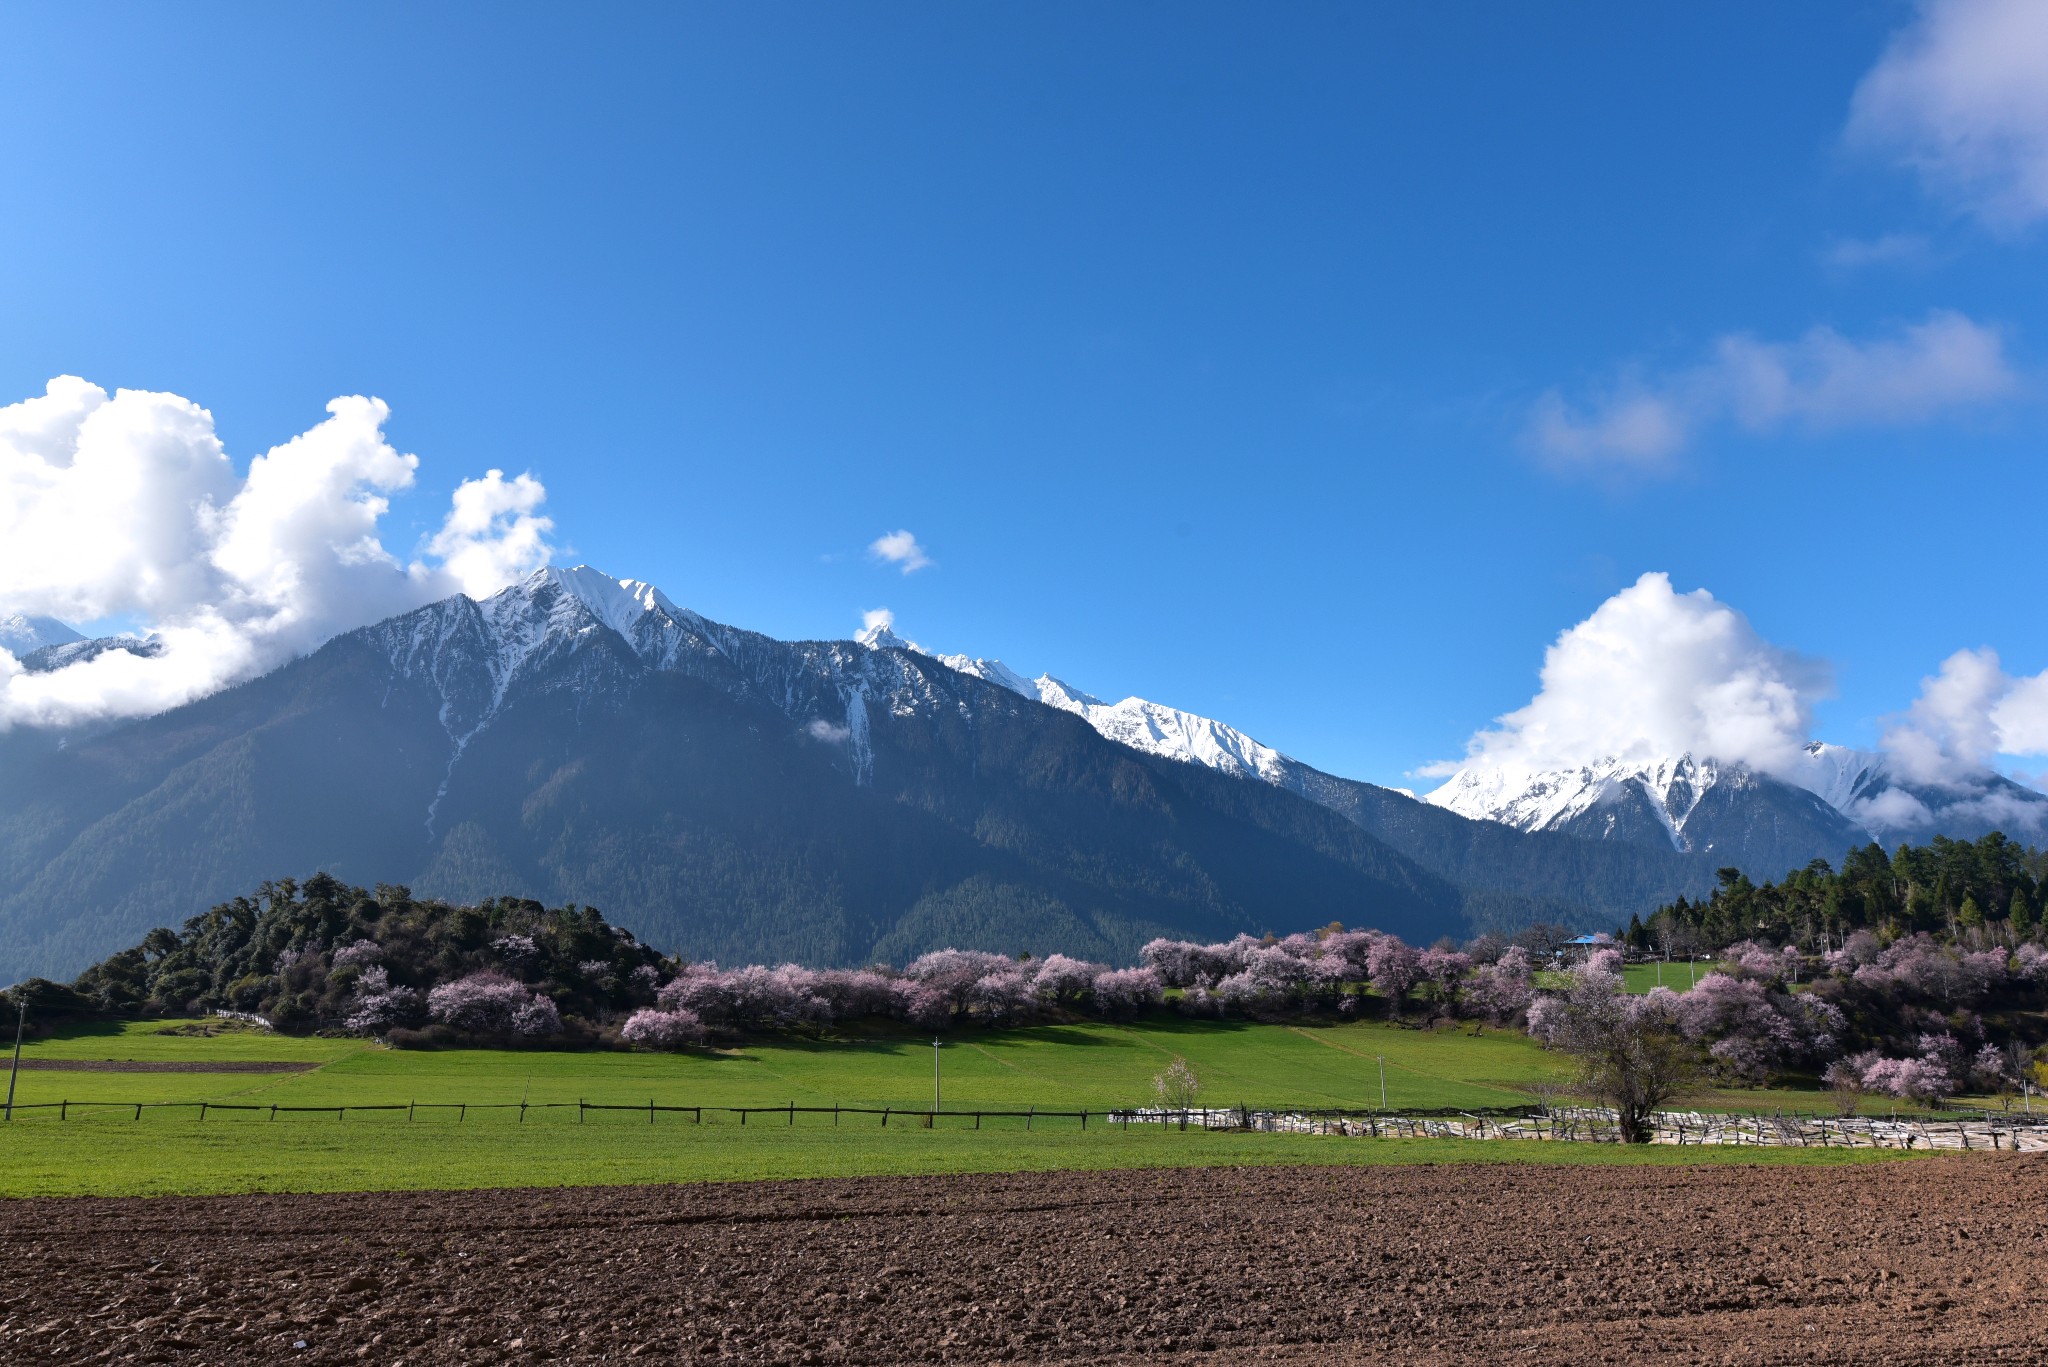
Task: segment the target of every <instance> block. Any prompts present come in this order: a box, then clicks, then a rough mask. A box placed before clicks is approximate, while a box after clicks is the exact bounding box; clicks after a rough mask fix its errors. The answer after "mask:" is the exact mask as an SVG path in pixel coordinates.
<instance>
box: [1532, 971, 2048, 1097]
mask: <svg viewBox="0 0 2048 1367" xmlns="http://www.w3.org/2000/svg"><path fill="white" fill-rule="evenodd" d="M1722 959H1723V966H1722V967H1721V968H1719V969H1717V971H1715V972H1712V973H1709V974H1708V975H1707V976H1705V977H1704V978H1702V979H1700V981H1699V983H1698V984H1697V985H1696V986H1695V987H1693V988H1692V989H1691V990H1690V991H1687V992H1683V993H1678V992H1672V991H1669V990H1668V989H1657V990H1655V991H1652V992H1650V993H1648V994H1644V995H1641V996H1637V997H1634V998H1629V997H1628V994H1627V993H1626V992H1625V991H1624V988H1623V985H1622V979H1621V959H1620V955H1619V954H1617V953H1615V952H1614V951H1611V950H1609V951H1603V952H1600V953H1597V954H1594V955H1593V956H1592V957H1591V958H1590V959H1589V960H1588V961H1587V962H1586V963H1584V964H1583V965H1580V966H1579V967H1577V968H1576V969H1574V970H1573V971H1572V972H1571V973H1570V974H1569V975H1568V976H1567V978H1566V980H1565V981H1564V983H1563V984H1562V985H1561V986H1559V987H1558V988H1557V990H1553V991H1547V992H1544V993H1541V994H1539V996H1538V997H1537V999H1536V1000H1535V1001H1534V1002H1533V1003H1532V1004H1531V1006H1530V1007H1529V1009H1528V1012H1527V1017H1526V1018H1527V1024H1528V1029H1529V1032H1530V1034H1532V1035H1533V1036H1535V1037H1536V1038H1537V1039H1539V1040H1541V1041H1542V1042H1543V1043H1544V1044H1546V1045H1548V1046H1550V1047H1553V1048H1559V1049H1563V1050H1565V1051H1566V1052H1569V1053H1572V1054H1574V1055H1576V1056H1578V1057H1579V1058H1580V1059H1581V1060H1582V1062H1583V1061H1584V1060H1585V1059H1587V1058H1588V1057H1591V1056H1593V1055H1595V1054H1597V1050H1595V1049H1593V1047H1592V1043H1591V1041H1592V1039H1593V1037H1594V1036H1595V1035H1596V1034H1598V1033H1600V1031H1601V1030H1604V1031H1605V1032H1606V1033H1607V1034H1610V1035H1613V1034H1617V1033H1620V1034H1629V1033H1633V1034H1634V1035H1637V1036H1644V1035H1646V1034H1654V1033H1656V1032H1658V1031H1661V1032H1662V1037H1663V1038H1664V1039H1665V1040H1666V1041H1668V1042H1670V1043H1672V1044H1674V1045H1676V1046H1678V1047H1679V1049H1680V1051H1681V1052H1682V1054H1683V1057H1684V1058H1685V1059H1686V1060H1689V1064H1688V1067H1689V1069H1690V1075H1691V1076H1695V1077H1696V1076H1698V1075H1702V1074H1704V1075H1706V1076H1709V1077H1711V1078H1713V1079H1714V1080H1716V1081H1720V1082H1724V1083H1733V1084H1738V1085H1750V1086H1754V1085H1761V1084H1762V1083H1764V1082H1766V1081H1769V1080H1770V1079H1771V1078H1772V1077H1774V1076H1778V1075H1782V1074H1786V1073H1793V1072H1798V1073H1805V1074H1808V1075H1812V1074H1819V1075H1820V1076H1821V1077H1822V1078H1823V1079H1824V1080H1825V1081H1826V1082H1827V1083H1828V1084H1829V1085H1830V1086H1831V1087H1832V1088H1833V1089H1834V1091H1835V1093H1836V1095H1837V1096H1838V1098H1840V1100H1841V1102H1842V1105H1843V1108H1844V1109H1845V1110H1848V1109H1852V1108H1853V1107H1854V1106H1855V1105H1856V1104H1857V1103H1858V1101H1859V1100H1860V1098H1861V1097H1862V1096H1863V1095H1865V1094H1876V1095H1883V1096H1890V1097H1894V1098H1898V1099H1903V1100H1910V1101H1916V1102H1923V1103H1924V1102H1938V1101H1940V1100H1941V1099H1943V1098H1945V1097H1948V1096H1952V1095H1954V1094H1955V1093H1957V1092H1959V1091H1965V1090H1968V1091H1973V1092H1980V1093H1993V1092H1998V1093H2003V1092H2009V1091H2013V1090H2015V1089H2018V1088H2020V1087H2022V1086H2024V1085H2029V1084H2030V1083H2031V1082H2032V1081H2033V1080H2034V1075H2035V1073H2036V1072H2037V1070H2038V1069H2039V1067H2040V1065H2038V1064H2037V1063H2036V1062H2035V1058H2034V1049H2033V1041H2032V1040H2031V1039H2030V1038H2029V1037H2028V1036H2027V1035H2026V1034H2025V1033H2024V1025H2025V1023H2026V1022H2027V1021H2028V1020H2029V1019H2030V1018H2032V1016H2033V1014H2034V1013H2036V1012H2037V1011H2038V1008H2039V1007H2040V1006H2041V1005H2042V1003H2043V1000H2044V998H2048V951H2044V950H2042V949H2041V947H2040V946H2038V945H2032V944H2024V945H2021V946H2020V947H2019V948H2018V949H2017V950H2015V951H2011V952H2007V951H2005V950H1988V951H1973V950H1968V949H1963V948H1959V947H1957V946H1955V945H1953V944H1944V943H1941V942H1939V941H1937V940H1935V939H1934V938H1933V937H1931V936H1927V935H1915V936H1909V937H1907V938H1905V939H1901V940H1898V941H1896V942H1894V943H1892V944H1890V945H1883V944H1881V943H1880V942H1879V940H1878V938H1877V937H1876V936H1875V935H1871V934H1869V933H1867V932H1865V933H1859V934H1856V935H1852V936H1850V937H1849V939H1848V942H1847V943H1846V944H1845V945H1844V946H1843V947H1842V948H1841V949H1839V950H1836V951H1833V952H1830V953H1828V954H1826V955H1823V956H1819V957H1817V958H1809V957H1807V956H1805V955H1802V954H1799V953H1797V952H1796V951H1786V950H1784V949H1773V948H1771V947H1770V946H1767V945H1762V944H1758V943H1756V942H1754V941H1744V942H1742V943H1740V944H1736V945H1731V946H1729V947H1728V949H1727V950H1726V951H1725V952H1724V954H1723V955H1722ZM1601 1003H1607V1005H1604V1006H1603V1005H1601ZM1589 1020H1598V1021H1602V1022H1604V1024H1603V1025H1602V1026H1601V1027H1600V1030H1594V1029H1592V1028H1590V1027H1589V1026H1588V1025H1587V1022H1588V1021H1589ZM1624 1026H1626V1028H1625V1029H1624V1028H1623V1027H1624ZM1678 1071H1679V1072H1680V1073H1685V1072H1686V1071H1687V1070H1686V1069H1679V1070H1678ZM1617 1104H1619V1103H1617Z"/></svg>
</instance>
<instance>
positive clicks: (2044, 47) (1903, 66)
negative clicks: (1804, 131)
mask: <svg viewBox="0 0 2048 1367" xmlns="http://www.w3.org/2000/svg"><path fill="white" fill-rule="evenodd" d="M1848 139H1849V142H1850V144H1851V145H1852V146H1857V147H1861V148H1864V149H1866V150H1870V151H1873V152H1878V153H1882V154H1885V155H1889V156H1892V157H1895V158H1896V159H1897V160H1898V161H1900V162H1901V163H1902V164H1904V165H1906V166H1909V167H1911V168H1912V169H1913V170H1914V171H1916V172H1917V173H1918V174H1919V176H1920V179H1921V181H1922V183H1923V184H1924V185H1925V186H1926V187H1927V188H1928V189H1929V190H1930V191H1931V192H1933V193H1934V194H1936V195H1937V196H1939V197H1940V198H1942V199H1944V200H1946V201H1948V202H1950V203H1953V204H1955V205H1957V206H1958V207H1960V208H1962V209H1963V210H1964V211H1966V212H1968V213H1971V214H1973V215H1975V216H1976V217H1977V218H1978V219H1980V220H1981V221H1982V222H1984V223H1985V224H1987V225H1989V226H1990V227H1992V228H1994V229H1996V230H2000V231H2011V230H2015V229H2019V228H2022V227H2025V226H2026V225H2028V224H2031V223H2035V222H2038V221H2040V220H2041V219H2043V218H2048V5H2044V4H2042V3H2041V0H1922V2H1921V4H1920V6H1919V14H1918V16H1917V17H1916V18H1915V20H1914V22H1912V23H1911V24H1909V25H1908V26H1907V27H1906V28H1904V29H1902V30H1901V31H1900V32H1899V33H1898V34H1897V35H1896V36H1895V37H1894V38H1893V39H1892V42H1891V44H1890V45H1889V46H1888V47H1887V48H1886V50H1885V53H1884V56H1883V57H1882V58H1881V59H1880V60H1879V61H1878V64H1877V65H1876V66H1875V67H1874V68H1872V70H1871V71H1870V72H1869V74H1868V75H1866V76H1865V77H1864V78H1863V80H1862V82H1861V83H1860V84H1859V85H1858V86H1857V88H1856V93H1855V96H1854V98H1853V99H1852V101H1851V103H1850V110H1849V127H1848Z"/></svg>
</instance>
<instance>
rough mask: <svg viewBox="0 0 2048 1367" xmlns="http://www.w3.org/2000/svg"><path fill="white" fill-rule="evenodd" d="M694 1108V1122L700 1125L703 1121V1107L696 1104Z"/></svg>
mask: <svg viewBox="0 0 2048 1367" xmlns="http://www.w3.org/2000/svg"><path fill="white" fill-rule="evenodd" d="M695 1109H696V1123H697V1124H699V1125H702V1124H703V1123H704V1108H703V1107H702V1106H698V1107H696V1108H695Z"/></svg>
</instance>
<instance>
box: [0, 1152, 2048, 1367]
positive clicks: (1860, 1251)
mask: <svg viewBox="0 0 2048 1367" xmlns="http://www.w3.org/2000/svg"><path fill="white" fill-rule="evenodd" d="M0 1218H4V1219H5V1224H6V1234H7V1255H8V1258H7V1264H8V1266H7V1273H6V1275H5V1277H4V1278H0V1360H4V1361H8V1362H30V1361H35V1362H86V1361H113V1362H177V1363H201V1362H204V1363H235V1362H263V1361H295V1362H306V1363H332V1362H357V1361H369V1362H376V1363H395V1362H415V1363H443V1362H447V1363H453V1362H463V1363H491V1362H529V1361H549V1360H551V1361H557V1362H594V1361H623V1360H628V1359H641V1360H646V1361H657V1362H662V1361H684V1362H697V1361H710V1360H722V1361H729V1362H736V1363H737V1362H745V1363H784V1362H788V1363H897V1362H916V1361H941V1362H970V1363H980V1362H1091V1363H1092V1362H1103V1361H1110V1362H1120V1361H1131V1362H1135V1361H1139V1360H1146V1361H1160V1360H1166V1361H1176V1362H1212V1361H1213V1362H1216V1363H1224V1362H1240V1361H1246V1360H1252V1361H1262V1362H1289V1363H1296V1362H1298V1363H1309V1362H1331V1361H1353V1360H1357V1361H1366V1360H1371V1361H1397V1362H1403V1363H1433V1362H1444V1363H1450V1362H1458V1363H1471V1362H1484V1361H1503V1360H1505V1361H1513V1362H1543V1363H1550V1362H1555V1363H1596V1362H1609V1363H1624V1362H1625V1363H1642V1362H1652V1363H1666V1362H1668V1363H1679V1362H1686V1363H1691V1362H1743V1363H1788V1364H1789V1363H1816V1362H1818V1363H1837V1362H1857V1363H1928V1364H1936V1363H1940V1364H1948V1363H1958V1362H1970V1363H1976V1362H2048V1273H2044V1272H2043V1268H2044V1267H2048V1162H2043V1161H2042V1160H2040V1159H2035V1158H2031V1157H2028V1156H2024V1155H2020V1156H2010V1155H1996V1156H1994V1155H1974V1156H1968V1157H1964V1156H1958V1157H1956V1158H1940V1159H1928V1160H1924V1161H1918V1162H1911V1163H1895V1164H1886V1165H1882V1166H1872V1167H1853V1168H1852V1167H1845V1168H1820V1169H1816V1168H1789V1167H1773V1166H1763V1165H1760V1166H1757V1167H1745V1168H1729V1167H1723V1168H1714V1169H1705V1168H1699V1169H1695V1168H1652V1167H1612V1168H1587V1167H1568V1168H1567V1167H1558V1168H1548V1167H1509V1166H1500V1167H1494V1166H1488V1165H1471V1166H1462V1165H1461V1166H1458V1167H1455V1168H1445V1167H1420V1166H1418V1167H1389V1168H1369V1169H1357V1168H1347V1169H1330V1168H1291V1169H1268V1170H1257V1171H1253V1170H1221V1171H1219V1170H1180V1171H1164V1172H1138V1173H1117V1172H1106V1173H1087V1174H1066V1173H1034V1174H1015V1175H1006V1176H956V1177H935V1178H898V1177H890V1178H865V1179H856V1180H823V1181H806V1182H760V1183H749V1184H734V1185H725V1186H694V1187H612V1188H584V1189H565V1190H547V1191H476V1192H454V1193H407V1194H362V1195H345V1196H246V1197H217V1198H216V1197H207V1198H165V1199H155V1200H133V1199H130V1200H98V1199H74V1200H31V1201H17V1202H11V1203H6V1204H5V1205H0Z"/></svg>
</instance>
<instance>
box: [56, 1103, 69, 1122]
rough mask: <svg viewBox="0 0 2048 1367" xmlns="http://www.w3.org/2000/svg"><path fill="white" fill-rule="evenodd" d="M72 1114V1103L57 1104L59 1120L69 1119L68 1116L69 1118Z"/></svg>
mask: <svg viewBox="0 0 2048 1367" xmlns="http://www.w3.org/2000/svg"><path fill="white" fill-rule="evenodd" d="M70 1114H71V1103H70V1102H68V1101H60V1102H58V1103H57V1119H59V1120H63V1119H64V1118H66V1117H67V1116H69V1115H70Z"/></svg>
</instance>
